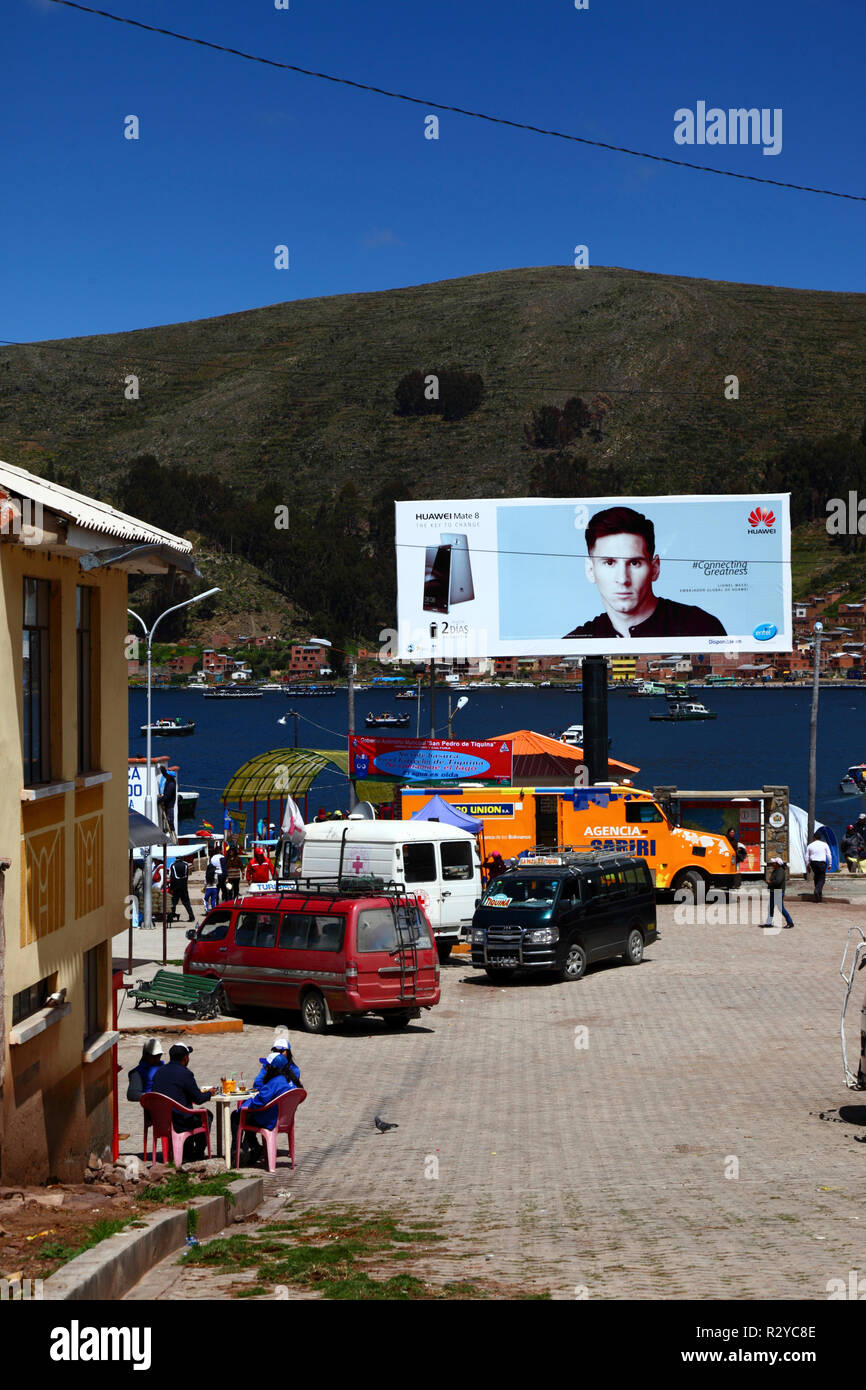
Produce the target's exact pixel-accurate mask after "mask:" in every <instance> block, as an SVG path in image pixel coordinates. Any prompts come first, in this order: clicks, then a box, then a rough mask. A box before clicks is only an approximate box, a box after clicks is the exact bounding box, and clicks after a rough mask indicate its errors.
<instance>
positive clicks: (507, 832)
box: [401, 783, 739, 895]
mask: <svg viewBox="0 0 866 1390" xmlns="http://www.w3.org/2000/svg"><path fill="white" fill-rule="evenodd" d="M435 795H438V796H440V797H441V798H442V800H443V801H447V802H450V804H451V805H452V806H454V807H455V808H456V809H457V810H459V811H462V812H463V813H464V814H465V815H468V816H474V817H476V818H477V819H478V820H480V821H481V822H482V824H483V829H482V832H481V834H482V837H483V838H482V847H483V851H484V854H485V855H489V854H491V853H492V852H493V851H494V850H498V851H499V853H500V854H501V855H502V857H503V858H504V859H506V860H507V859H514V858H516V856H517V855H518V854H520V853H522V852H523V851H524V850H529V849H534V848H536V847H540V846H543V845H544V846H550V847H552V846H554V845H560V846H569V847H570V848H572V849H574V850H602V851H607V852H610V853H617V854H631V855H634V856H636V857H638V858H640V859H645V860H646V862H647V864H648V865H649V868H650V871H651V873H652V875H653V880H654V882H655V886H656V887H657V888H662V889H672V890H673V891H674V892H676V891H677V890H678V889H686V890H688V891H691V892H693V893H695V894H696V895H697V894H698V893H700V892H702V891H705V890H706V889H707V888H708V887H709V886H711V885H712V886H715V887H719V888H725V887H733V886H734V885H735V884H736V883H737V882H738V881H739V876H738V873H737V856H736V853H735V851H734V848H733V846H732V845H731V842H730V840H729V839H728V838H727V837H726V836H724V835H715V834H712V833H711V832H709V831H702V830H685V829H682V828H680V827H679V826H676V825H672V824H671V822H670V821H669V819H668V818H667V816H666V815H665V813H664V811H663V810H662V808H661V806H660V805H659V804H658V802H657V801H656V800H655V798H654V797H653V794H652V793H651V792H646V791H641V790H640V789H639V788H638V787H633V786H631V785H629V784H627V783H603V784H600V785H598V784H597V785H596V786H592V787H522V788H519V787H484V786H478V784H475V785H473V784H471V783H468V784H465V785H463V786H459V787H435V788H420V787H403V788H402V790H401V805H402V816H403V819H404V820H408V819H409V817H410V816H412V815H414V813H415V812H416V811H419V810H420V809H421V807H422V806H424V805H426V803H427V802H428V801H429V800H430V797H431V796H435Z"/></svg>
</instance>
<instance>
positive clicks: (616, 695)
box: [129, 686, 866, 832]
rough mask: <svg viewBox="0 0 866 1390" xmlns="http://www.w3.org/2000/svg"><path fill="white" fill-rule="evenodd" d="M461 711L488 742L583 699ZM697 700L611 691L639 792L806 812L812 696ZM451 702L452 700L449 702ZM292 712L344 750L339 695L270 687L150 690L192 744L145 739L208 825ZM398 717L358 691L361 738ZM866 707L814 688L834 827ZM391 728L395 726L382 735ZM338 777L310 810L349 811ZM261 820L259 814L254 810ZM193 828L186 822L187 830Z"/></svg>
mask: <svg viewBox="0 0 866 1390" xmlns="http://www.w3.org/2000/svg"><path fill="white" fill-rule="evenodd" d="M461 693H464V694H467V695H468V697H469V703H468V705H467V706H466V707H465V708H464V709H462V710H461V711H460V712H459V714H456V715H455V716H454V722H453V729H454V737H455V738H490V737H493V736H495V735H498V734H504V733H510V732H511V731H512V730H515V729H534V730H535V731H536V732H537V733H541V734H555V733H557V732H559V731H560V730H561V729H564V728H565V727H566V725H568V724H572V723H582V722H583V713H582V705H581V696H580V694H579V693H577V692H572V693H569V692H563V691H556V690H553V689H544V690H538V689H536V690H521V689H518V690H477V691H465V692H461ZM696 698H698V699H702V700H703V702H704V703H705V704H706V705H707V707H708V708H710V709H713V710H715V711H716V712H717V713H718V719H715V720H712V721H709V720H708V721H706V722H702V723H693V724H657V723H650V721H649V715H650V713H664V709H665V705H664V701H663V700H660V699H629V697H628V694H627V693H626V692H625V691H611V692H610V694H609V711H608V732H609V734H610V736H611V738H612V740H613V741H612V744H611V755H612V756H614V757H618V758H621V759H622V760H623V761H624V762H628V763H634V764H636V765H637V766H638V767H639V768H640V772H639V773H638V774H637V775H636V776H635V779H634V780H635V782H636V784H637V786H639V787H653V786H657V785H662V784H665V785H673V786H679V787H689V788H705V789H708V790H709V789H712V788H732V787H761V786H764V785H765V784H766V783H773V784H780V785H787V786H789V787H790V788H791V799H792V801H793V802H794V803H795V804H796V805H798V806H803V807H805V806H806V797H807V779H808V769H809V708H810V703H811V690H810V689H806V688H796V689H788V690H762V689H743V690H737V689H730V688H728V689H722V690H701V691H697V692H696ZM452 699H453V702H454V703H455V704H456V701H457V695H456V694H454V695H453V696H452ZM289 709H296V710H297V711H298V713H299V714H300V716H301V718H300V721H299V734H298V741H299V744H300V746H301V747H302V748H304V747H306V748H322V749H328V748H341V747H342V748H345V746H346V744H345V740H346V727H347V718H346V692H345V690H341V691H339V692H338V693H337V695H336V696H335V697H331V698H319V699H316V698H315V697H313V698H308V697H306V696H305V697H303V698H300V699H292V698H290V697H287V696H285V695H282V694H280V693H278V692H272V693H268V694H264V695H263V696H262V698H261V699H260V700H230V701H227V702H226V703H225V704H221V703H219V702H217V701H216V700H206V699H205V698H204V696H203V695H201V694H199V693H192V694H190V693H188V692H187V691H183V690H181V691H163V690H155V691H154V692H153V716H154V718H155V719H158V718H160V717H170V716H173V715H180V716H181V717H182V718H183V719H187V718H192V719H194V720H195V721H196V731H195V733H194V734H193V735H192V737H191V738H181V739H160V738H155V739H154V740H153V749H154V752H155V753H169V754H170V755H171V759H172V762H176V763H177V764H179V766H180V787H181V790H184V791H187V790H190V791H192V790H197V791H198V792H199V793H200V795H199V801H198V814H199V816H204V817H206V818H207V819H208V820H210V821H211V822H212V823H213V825H214V826H215V827H216V828H219V827H221V825H222V803H221V800H220V797H221V793H222V791H223V789H224V787H225V786H226V784H227V782H228V781H229V779H230V778H231V776H232V775H233V773H234V772H236V771H237V769H238V768H239V767H240V766H241V765H242V764H243V763H244V762H246V761H247V760H248V759H249V758H252V757H255V756H256V754H258V753H264V752H267V751H268V750H270V749H275V748H291V747H292V746H293V743H294V727H295V721H294V720H293V719H291V718H287V719H286V723H285V725H281V724H279V723H278V722H277V721H278V720H279V718H280V717H281V716H282V715H284V714H286V711H287V710H289ZM145 710H146V695H145V692H144V691H143V690H140V689H134V690H130V693H129V723H130V729H129V735H130V736H129V751H130V754H131V755H140V756H142V757H143V756H144V753H145V740H144V738H143V737H142V736H141V735H140V733H139V727H140V725H141V724H142V723H143V722H144V718H145ZM371 710H372V711H373V712H374V713H380V712H383V711H386V710H388V711H394V712H398V713H405V712H406V711H407V710H408V711H409V712H410V713H411V715H412V721H411V725H410V727H409V728H408V729H405V730H403V731H402V732H403V733H405V734H413V735H414V732H415V706H414V704H410V702H409V701H406V702H403V701H400V700H397V701H395V700H394V698H393V696H392V695H390V694H382V693H378V692H377V693H375V694H374V693H373V692H372V691H366V690H364V691H359V692H358V693H357V694H356V697H355V721H356V726H357V728H358V731H359V732H364V718H365V716H366V714H367V713H368V711H371ZM864 711H866V691H861V690H860V689H859V688H858V687H857V686H853V688H849V687H843V688H841V689H838V690H836V689H827V690H824V689H822V691H821V703H820V712H819V724H818V788H817V815H818V819H819V820H822V821H825V822H827V824H829V825H832V826H833V828H834V829H835V830H836V831H837V832H839V830H840V828H842V827H844V825H845V824H846V823H847V821H848V820H849V819H851V818H853V816H854V815H856V814H858V813H859V812H860V810H861V809H862V810H866V804H861V801H860V799H859V798H858V797H845V796H842V795H841V793H840V792H839V778H840V777H841V776H842V774H843V773H844V772H845V770H846V769H847V767H848V766H849V764H851V763H855V762H862V761H866V737H863V738H862V741H861V735H860V734H858V732H857V725H858V721H859V719H860V716H861V715H862V714H863V713H864ZM429 717H430V716H429V704H428V696H427V695H424V696H423V697H422V701H421V734H422V736H423V735H424V734H426V733H428V732H429ZM447 717H448V695H447V692H446V691H445V690H440V689H437V692H436V726H437V734H438V737H440V738H444V737H446V735H447ZM386 732H389V733H395V732H396V733H397V734H399V733H400V731H399V730H397V731H393V730H391V731H386ZM347 805H348V797H347V793H346V781H345V778H343V777H342V776H341V775H340V773H339V772H338V771H337V769H336V768H334V769H326V770H325V772H323V773H322V774H321V776H320V778H319V780H318V782H317V783H315V784H314V787H313V790H312V791H311V792H310V796H309V803H308V814H309V815H310V817H311V818H312V816H313V815H314V814H315V811H316V810H317V808H318V807H319V806H324V807H325V808H326V809H328V810H332V809H334V808H336V807H338V806H339V807H341V808H342V809H344V810H345V809H346V807H347ZM260 814H262V815H263V814H264V807H263V806H262V807H261V810H260ZM193 825H194V823H190V828H193Z"/></svg>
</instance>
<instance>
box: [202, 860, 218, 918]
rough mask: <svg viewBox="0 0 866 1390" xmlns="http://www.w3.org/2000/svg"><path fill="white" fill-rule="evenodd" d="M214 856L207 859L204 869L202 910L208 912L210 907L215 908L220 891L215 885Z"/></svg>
mask: <svg viewBox="0 0 866 1390" xmlns="http://www.w3.org/2000/svg"><path fill="white" fill-rule="evenodd" d="M216 857H217V856H216V855H213V856H212V857H211V858H210V859H209V860H208V862H207V864H206V866H205V871H204V910H205V912H210V911H211V909H212V908H215V907H216V905H217V900H218V898H219V891H220V890H219V888H218V886H217V871H216V865H215V864H214V859H216Z"/></svg>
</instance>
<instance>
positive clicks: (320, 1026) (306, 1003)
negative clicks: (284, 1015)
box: [301, 989, 328, 1033]
mask: <svg viewBox="0 0 866 1390" xmlns="http://www.w3.org/2000/svg"><path fill="white" fill-rule="evenodd" d="M327 1022H328V1014H327V1010H326V1009H325V1001H324V999H323V998H322V996H321V994H320V993H319V991H318V990H317V989H308V990H307V992H306V994H305V995H304V997H303V999H302V1000H301V1026H302V1028H303V1030H304V1032H305V1033H324V1031H325V1028H326V1026H327Z"/></svg>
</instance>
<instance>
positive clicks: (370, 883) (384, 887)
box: [277, 874, 418, 906]
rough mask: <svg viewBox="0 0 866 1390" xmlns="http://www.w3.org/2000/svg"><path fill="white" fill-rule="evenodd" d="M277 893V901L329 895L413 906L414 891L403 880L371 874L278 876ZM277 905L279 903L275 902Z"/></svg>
mask: <svg viewBox="0 0 866 1390" xmlns="http://www.w3.org/2000/svg"><path fill="white" fill-rule="evenodd" d="M277 895H278V897H279V900H280V902H282V900H283V898H285V897H302V898H304V899H308V898H329V899H330V900H331V902H335V901H336V900H337V899H338V898H393V899H399V898H405V899H406V900H407V901H408V902H410V903H414V904H415V905H416V906H417V901H418V894H417V892H416V891H415V890H414V889H412V888H407V887H406V885H405V883H397V882H395V880H394V879H384V878H376V877H375V876H374V875H365V876H362V877H358V876H357V875H354V874H353V875H352V876H351V878H339V879H338V878H297V879H279V880H278V882H277ZM278 906H279V904H278Z"/></svg>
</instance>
